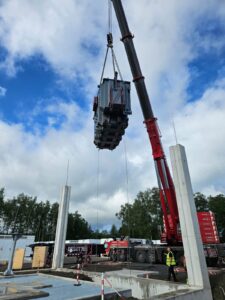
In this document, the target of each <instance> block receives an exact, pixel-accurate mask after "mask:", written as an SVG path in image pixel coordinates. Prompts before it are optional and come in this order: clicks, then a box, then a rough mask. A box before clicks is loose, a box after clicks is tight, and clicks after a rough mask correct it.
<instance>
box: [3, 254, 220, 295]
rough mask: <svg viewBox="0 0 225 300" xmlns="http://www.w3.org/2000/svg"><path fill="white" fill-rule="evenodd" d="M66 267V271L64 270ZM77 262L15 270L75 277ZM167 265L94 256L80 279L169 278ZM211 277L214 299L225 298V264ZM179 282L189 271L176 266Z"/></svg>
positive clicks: (183, 281) (210, 273)
mask: <svg viewBox="0 0 225 300" xmlns="http://www.w3.org/2000/svg"><path fill="white" fill-rule="evenodd" d="M5 269H6V266H0V271H1V272H3V271H4V270H5ZM65 269H66V272H65V271H64V270H65ZM76 269H77V264H76V263H75V259H74V258H73V257H65V261H64V270H63V271H53V270H51V269H50V268H44V269H40V270H37V269H32V268H31V264H29V263H27V264H25V266H24V269H23V270H20V271H15V274H24V273H25V274H30V273H34V272H41V273H42V272H43V273H45V274H49V275H57V276H62V277H68V278H74V279H75V274H76ZM167 269H168V268H167V266H165V265H160V264H154V265H151V264H146V263H136V262H111V261H109V260H108V259H105V258H99V257H98V258H96V257H93V259H92V263H91V264H84V265H83V266H82V271H81V274H80V279H81V280H85V281H92V279H91V275H90V274H91V273H92V272H93V273H106V272H112V271H118V274H123V273H124V274H125V273H126V274H128V275H129V274H131V275H135V276H140V277H144V278H151V279H159V280H167ZM208 271H209V278H210V283H211V288H212V293H213V299H216V300H224V299H225V266H221V267H215V268H208ZM175 272H176V276H177V279H178V283H177V284H179V283H187V280H188V279H187V273H186V271H185V270H184V268H182V267H175Z"/></svg>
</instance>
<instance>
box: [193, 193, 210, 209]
mask: <svg viewBox="0 0 225 300" xmlns="http://www.w3.org/2000/svg"><path fill="white" fill-rule="evenodd" d="M194 200H195V205H196V209H197V211H209V202H208V200H207V198H206V196H205V195H203V194H202V193H195V194H194Z"/></svg>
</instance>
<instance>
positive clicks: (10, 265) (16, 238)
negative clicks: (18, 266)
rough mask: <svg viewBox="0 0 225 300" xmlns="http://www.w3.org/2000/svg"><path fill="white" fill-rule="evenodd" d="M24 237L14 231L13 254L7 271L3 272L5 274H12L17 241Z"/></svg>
mask: <svg viewBox="0 0 225 300" xmlns="http://www.w3.org/2000/svg"><path fill="white" fill-rule="evenodd" d="M21 237H22V235H21V234H19V233H13V234H12V238H13V246H12V250H11V256H10V259H9V261H8V267H7V269H6V270H5V272H4V273H3V275H4V276H12V275H13V274H14V273H13V270H12V266H13V258H14V254H15V250H16V242H17V241H18V240H19V239H20V238H21Z"/></svg>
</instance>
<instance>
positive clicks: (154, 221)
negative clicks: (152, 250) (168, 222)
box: [116, 188, 162, 239]
mask: <svg viewBox="0 0 225 300" xmlns="http://www.w3.org/2000/svg"><path fill="white" fill-rule="evenodd" d="M116 216H117V217H118V219H119V220H121V222H122V226H121V228H120V230H119V232H120V233H121V234H122V235H129V236H130V237H139V238H148V239H158V238H159V230H158V228H159V225H162V210H161V204H160V198H159V190H158V189H157V188H152V189H147V190H146V191H144V192H139V193H138V195H137V197H136V199H135V200H134V203H133V204H128V203H126V204H125V205H122V206H121V209H120V212H119V213H117V214H116Z"/></svg>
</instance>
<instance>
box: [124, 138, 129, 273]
mask: <svg viewBox="0 0 225 300" xmlns="http://www.w3.org/2000/svg"><path fill="white" fill-rule="evenodd" d="M123 146H124V161H125V176H126V196H127V204H128V212H127V213H128V224H127V225H128V249H127V250H128V254H129V255H128V256H129V262H128V263H129V269H130V273H131V260H130V255H131V251H130V250H131V249H130V235H131V226H130V197H129V173H128V159H127V146H126V139H125V137H124V139H123ZM127 258H128V257H127Z"/></svg>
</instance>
